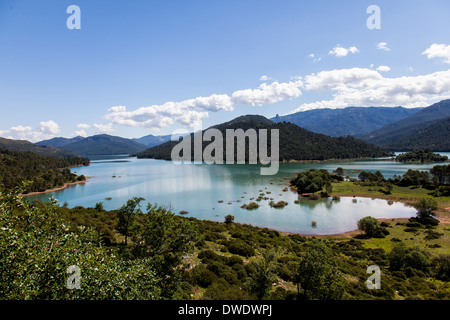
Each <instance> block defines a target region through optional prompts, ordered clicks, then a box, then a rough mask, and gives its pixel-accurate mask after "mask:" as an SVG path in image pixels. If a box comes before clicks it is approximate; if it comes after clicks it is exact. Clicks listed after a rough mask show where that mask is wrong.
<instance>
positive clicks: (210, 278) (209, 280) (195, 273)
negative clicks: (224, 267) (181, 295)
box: [189, 264, 218, 288]
mask: <svg viewBox="0 0 450 320" xmlns="http://www.w3.org/2000/svg"><path fill="white" fill-rule="evenodd" d="M189 279H190V281H189V282H190V283H191V284H192V285H194V286H195V285H197V286H200V287H202V288H208V287H209V286H210V285H211V284H213V283H214V282H216V281H217V280H218V277H217V276H216V275H215V273H214V272H212V271H210V270H208V269H207V268H206V267H205V265H203V264H200V265H198V266H196V267H194V268H193V269H192V270H191V271H190V272H189Z"/></svg>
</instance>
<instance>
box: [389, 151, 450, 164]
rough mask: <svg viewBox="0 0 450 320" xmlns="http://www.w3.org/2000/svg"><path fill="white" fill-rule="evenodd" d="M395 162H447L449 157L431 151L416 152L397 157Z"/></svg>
mask: <svg viewBox="0 0 450 320" xmlns="http://www.w3.org/2000/svg"><path fill="white" fill-rule="evenodd" d="M395 160H396V161H399V162H445V161H447V160H448V157H447V156H441V155H439V154H436V153H433V152H431V151H429V150H414V151H410V152H405V153H402V154H399V155H398V156H397V157H395Z"/></svg>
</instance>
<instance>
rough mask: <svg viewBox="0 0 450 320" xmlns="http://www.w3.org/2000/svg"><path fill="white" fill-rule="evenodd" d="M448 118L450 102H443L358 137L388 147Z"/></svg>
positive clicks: (449, 115)
mask: <svg viewBox="0 0 450 320" xmlns="http://www.w3.org/2000/svg"><path fill="white" fill-rule="evenodd" d="M447 117H450V100H443V101H441V102H438V103H435V104H433V105H431V106H429V107H427V108H424V109H422V110H420V111H418V112H417V113H415V114H413V115H412V116H409V117H407V118H405V119H402V120H400V121H396V122H394V123H391V124H388V125H386V126H384V127H382V128H380V129H378V130H375V131H372V132H370V133H368V134H365V135H361V136H357V137H358V138H360V139H363V140H365V141H367V142H370V143H373V144H376V145H380V146H385V147H387V146H390V145H393V144H394V143H395V142H397V141H401V140H403V139H407V138H408V137H409V136H412V135H415V134H417V133H418V132H419V131H421V130H423V129H425V128H427V127H429V126H432V125H434V124H435V123H437V121H439V120H444V119H445V118H447ZM448 138H450V137H448ZM440 151H442V150H440Z"/></svg>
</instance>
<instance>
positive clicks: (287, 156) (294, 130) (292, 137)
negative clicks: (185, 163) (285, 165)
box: [137, 115, 391, 161]
mask: <svg viewBox="0 0 450 320" xmlns="http://www.w3.org/2000/svg"><path fill="white" fill-rule="evenodd" d="M211 128H214V129H218V130H219V131H220V132H221V133H222V135H223V137H225V136H226V130H227V129H234V130H236V129H242V130H244V131H247V130H248V129H255V130H256V131H257V132H258V130H259V129H267V131H268V133H269V134H268V136H269V137H268V141H271V140H270V130H272V129H278V130H279V159H280V161H290V160H327V159H354V158H375V157H387V156H390V155H391V153H390V152H388V151H387V150H385V149H383V148H380V147H377V146H375V145H372V144H369V143H366V142H364V141H361V140H357V139H355V138H353V137H351V136H347V137H338V138H336V137H330V136H327V135H324V134H321V133H315V132H312V131H309V130H306V129H304V128H301V127H299V126H297V125H295V124H293V123H290V122H281V123H274V122H272V121H270V120H269V119H267V118H265V117H263V116H259V115H246V116H241V117H238V118H236V119H234V120H231V121H229V122H226V123H223V124H220V125H216V126H213V127H211ZM191 135H193V134H191ZM223 140H224V141H223V145H224V146H223V150H224V151H223V154H224V157H225V155H226V141H225V140H226V139H225V138H224V139H223ZM191 141H192V144H193V143H194V142H193V141H194V139H191ZM177 144H178V142H176V141H169V142H166V143H163V144H161V145H159V146H155V147H152V148H149V149H147V150H145V151H142V152H140V153H138V154H137V156H138V158H153V159H165V160H170V159H171V153H172V149H173V147H174V146H175V145H177ZM208 144H209V143H208V142H203V149H204V148H205V147H206V146H207V145H208ZM246 145H248V143H246ZM246 150H248V149H247V148H246ZM193 151H194V147H191V152H192V153H193ZM235 154H236V150H235ZM246 158H247V159H248V154H247V156H246ZM191 159H193V157H192V158H191ZM224 160H225V159H224Z"/></svg>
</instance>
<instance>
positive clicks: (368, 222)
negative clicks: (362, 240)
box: [358, 217, 380, 237]
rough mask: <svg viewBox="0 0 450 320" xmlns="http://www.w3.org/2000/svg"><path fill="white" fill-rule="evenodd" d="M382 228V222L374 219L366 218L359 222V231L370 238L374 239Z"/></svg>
mask: <svg viewBox="0 0 450 320" xmlns="http://www.w3.org/2000/svg"><path fill="white" fill-rule="evenodd" d="M379 228H380V222H379V221H378V220H377V219H375V218H373V217H365V218H362V219H361V220H359V221H358V229H359V230H361V231H362V232H364V233H365V234H366V235H367V236H368V237H373V236H374V235H375V233H376V232H377V231H378V229H379Z"/></svg>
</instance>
